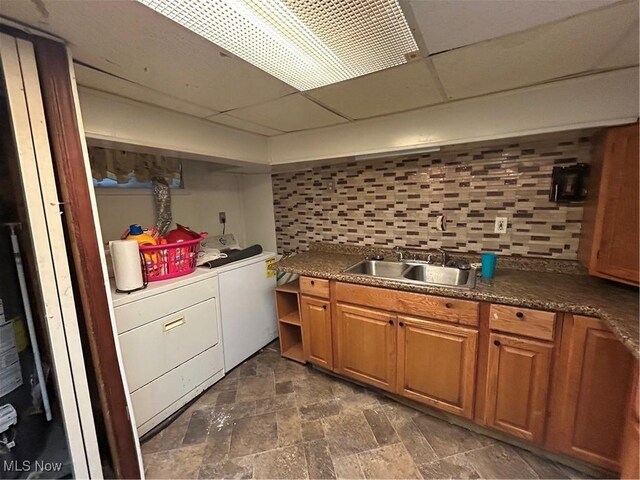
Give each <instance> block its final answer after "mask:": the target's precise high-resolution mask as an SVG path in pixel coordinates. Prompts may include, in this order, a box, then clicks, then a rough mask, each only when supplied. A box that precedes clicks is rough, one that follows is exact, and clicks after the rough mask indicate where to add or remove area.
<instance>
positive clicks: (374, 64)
mask: <svg viewBox="0 0 640 480" xmlns="http://www.w3.org/2000/svg"><path fill="white" fill-rule="evenodd" d="M138 1H140V2H141V3H143V4H145V5H147V6H148V7H150V8H152V9H154V10H155V11H157V12H159V13H161V14H162V15H164V16H166V17H168V18H170V19H171V20H173V21H175V22H177V23H179V24H180V25H182V26H184V27H186V28H188V29H189V30H191V31H193V32H195V33H197V34H198V35H200V36H202V37H204V38H206V39H207V40H209V41H211V42H213V43H215V44H216V45H219V46H220V47H222V48H224V49H225V50H227V51H229V52H231V53H233V54H234V55H237V56H238V57H240V58H242V59H244V60H246V61H247V62H249V63H251V64H253V65H255V66H256V67H258V68H260V69H262V70H264V71H265V72H267V73H269V74H271V75H273V76H275V77H277V78H279V79H280V80H282V81H283V82H285V83H288V84H289V85H291V86H293V87H295V88H297V89H298V90H310V89H312V88H317V87H322V86H324V85H329V84H332V83H337V82H341V81H343V80H348V79H350V78H355V77H359V76H362V75H366V74H368V73H373V72H377V71H379V70H384V69H385V68H390V67H393V66H396V65H400V64H402V63H405V54H407V53H410V52H415V51H416V50H418V47H417V45H416V42H415V40H414V38H413V35H412V34H411V30H410V29H409V26H408V25H407V21H406V19H405V18H404V14H403V13H402V10H401V9H400V5H399V4H398V1H397V0H351V1H345V0H317V1H309V0H138Z"/></svg>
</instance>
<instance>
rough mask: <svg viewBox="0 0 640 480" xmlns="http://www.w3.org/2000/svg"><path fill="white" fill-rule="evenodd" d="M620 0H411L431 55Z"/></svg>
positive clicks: (415, 22) (415, 24)
mask: <svg viewBox="0 0 640 480" xmlns="http://www.w3.org/2000/svg"><path fill="white" fill-rule="evenodd" d="M616 1H617V0H579V1H578V0H553V1H548V0H517V1H516V0H473V1H469V0H447V1H424V0H412V1H410V2H409V6H410V12H409V13H410V17H411V16H412V17H413V20H412V21H411V23H412V24H414V25H413V26H415V27H417V29H418V30H419V32H420V35H421V36H422V39H423V40H424V45H426V47H427V50H428V51H429V53H430V54H435V53H439V52H444V51H447V50H451V49H452V48H458V47H462V46H464V45H471V44H473V43H477V42H481V41H483V40H488V39H490V38H496V37H500V36H502V35H507V34H510V33H515V32H518V31H521V30H525V29H527V28H531V27H535V26H538V25H542V24H545V23H549V22H553V21H556V20H561V19H564V18H568V17H570V16H573V15H576V14H579V13H582V12H586V11H589V10H592V9H595V8H599V7H602V6H606V5H609V4H612V3H615V2H616Z"/></svg>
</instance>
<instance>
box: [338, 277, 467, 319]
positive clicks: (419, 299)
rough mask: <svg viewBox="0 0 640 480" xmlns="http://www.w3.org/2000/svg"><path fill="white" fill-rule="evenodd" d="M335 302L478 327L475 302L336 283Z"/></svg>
mask: <svg viewBox="0 0 640 480" xmlns="http://www.w3.org/2000/svg"><path fill="white" fill-rule="evenodd" d="M335 300H336V301H337V302H344V303H351V304H356V305H368V306H370V307H375V308H379V309H380V310H386V311H389V312H398V313H406V314H408V315H416V316H420V317H423V318H431V319H433V320H440V321H443V322H449V323H458V324H461V325H472V326H476V325H478V310H479V305H480V304H479V303H478V302H474V301H472V300H461V299H458V298H449V297H437V296H435V295H427V294H424V293H413V292H405V291H402V290H393V289H387V288H378V287H369V286H366V285H355V284H352V283H340V282H338V283H337V284H336V298H335Z"/></svg>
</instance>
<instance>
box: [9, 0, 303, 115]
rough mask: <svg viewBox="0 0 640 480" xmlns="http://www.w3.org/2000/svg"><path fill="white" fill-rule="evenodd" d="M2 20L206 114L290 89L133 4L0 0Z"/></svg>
mask: <svg viewBox="0 0 640 480" xmlns="http://www.w3.org/2000/svg"><path fill="white" fill-rule="evenodd" d="M2 15H3V16H5V17H9V18H12V19H15V20H17V21H19V22H22V23H24V24H27V25H31V26H34V27H36V28H38V29H40V30H44V31H46V32H48V33H52V34H54V35H57V36H59V37H61V38H63V39H65V40H66V41H67V42H68V44H69V47H70V48H71V52H72V54H73V57H74V59H75V60H77V61H79V62H81V63H84V64H87V65H90V66H92V67H95V68H96V69H99V70H102V71H105V72H108V73H110V74H113V75H115V76H117V77H120V78H125V79H127V80H129V81H131V82H134V83H137V84H139V85H143V86H146V87H148V88H151V89H153V90H156V91H158V92H162V93H164V94H167V95H169V96H171V97H174V98H177V99H181V100H184V101H186V102H189V103H192V104H196V105H201V106H203V107H205V108H207V109H210V110H214V111H226V110H231V109H234V108H241V107H245V106H248V105H253V104H256V103H262V102H266V101H268V100H272V99H276V98H280V97H282V96H284V95H289V94H291V93H295V92H296V91H297V90H296V89H294V88H293V87H291V86H289V85H287V84H286V83H284V82H282V81H280V80H278V79H277V78H275V77H272V76H271V75H269V74H268V73H266V72H263V71H262V70H260V69H259V68H257V67H254V66H253V65H251V64H249V63H247V62H245V61H244V60H241V59H239V58H237V57H234V56H232V55H228V54H227V53H226V52H225V51H224V50H222V49H221V48H220V47H218V46H217V45H214V44H213V43H211V42H209V41H208V40H205V39H204V38H202V37H200V36H199V35H197V34H195V33H193V32H190V31H189V30H187V29H185V28H184V27H182V26H180V25H178V24H177V23H175V22H173V21H171V20H169V19H168V18H166V17H164V16H163V15H161V14H159V13H156V12H154V11H153V10H151V9H150V8H148V7H146V6H144V5H143V4H141V3H138V2H133V1H118V2H114V1H75V2H74V1H59V2H55V1H46V2H25V1H22V0H2Z"/></svg>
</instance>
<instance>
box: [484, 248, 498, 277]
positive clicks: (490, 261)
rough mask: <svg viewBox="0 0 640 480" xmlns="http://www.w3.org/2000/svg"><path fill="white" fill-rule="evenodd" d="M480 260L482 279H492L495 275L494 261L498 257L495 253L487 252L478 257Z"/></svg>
mask: <svg viewBox="0 0 640 480" xmlns="http://www.w3.org/2000/svg"><path fill="white" fill-rule="evenodd" d="M480 258H481V259H482V278H493V275H494V274H495V273H496V260H497V259H498V256H497V255H496V254H495V253H491V252H487V253H483V254H482V255H480Z"/></svg>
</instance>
